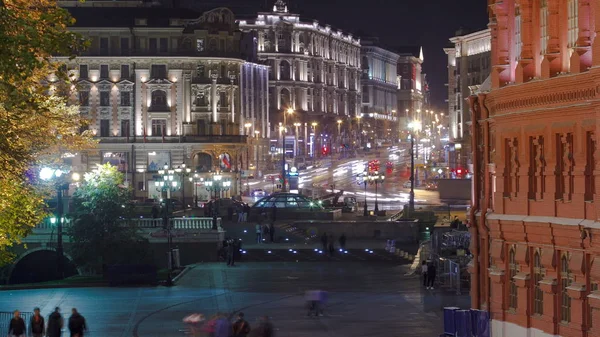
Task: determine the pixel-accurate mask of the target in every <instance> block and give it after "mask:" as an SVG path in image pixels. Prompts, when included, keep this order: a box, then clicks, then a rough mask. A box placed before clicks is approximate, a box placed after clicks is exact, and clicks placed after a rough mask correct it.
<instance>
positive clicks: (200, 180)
mask: <svg viewBox="0 0 600 337" xmlns="http://www.w3.org/2000/svg"><path fill="white" fill-rule="evenodd" d="M189 180H190V182H193V183H194V189H195V190H194V192H195V193H194V208H196V207H198V184H199V183H200V184H203V183H204V178H202V177H200V175H199V174H198V173H194V176H193V177H189Z"/></svg>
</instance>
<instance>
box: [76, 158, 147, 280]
mask: <svg viewBox="0 0 600 337" xmlns="http://www.w3.org/2000/svg"><path fill="white" fill-rule="evenodd" d="M123 179H124V177H123V174H122V173H121V172H119V171H118V170H117V168H116V167H115V166H111V165H110V164H108V163H107V164H105V165H99V167H98V169H97V170H95V171H93V172H91V173H86V174H85V177H84V182H83V184H82V185H81V186H80V187H79V188H78V189H77V191H76V192H75V193H74V195H73V208H74V210H75V211H74V213H73V214H72V215H71V218H72V225H71V226H70V227H69V228H67V235H69V237H70V238H71V243H72V246H71V251H70V254H71V256H72V257H73V259H74V260H75V263H77V264H78V265H80V266H87V267H90V268H91V269H93V270H95V271H97V272H99V271H101V270H103V266H106V265H112V264H130V263H136V264H139V263H140V262H142V261H146V260H148V258H149V255H148V240H145V239H143V238H142V237H141V236H140V234H139V232H138V228H137V226H136V224H135V222H133V221H131V220H130V217H131V215H132V212H133V205H132V204H131V203H130V201H129V196H130V195H131V190H130V189H129V188H127V187H125V186H123Z"/></svg>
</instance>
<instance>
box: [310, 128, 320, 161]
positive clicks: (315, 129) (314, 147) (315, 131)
mask: <svg viewBox="0 0 600 337" xmlns="http://www.w3.org/2000/svg"><path fill="white" fill-rule="evenodd" d="M310 125H312V127H313V134H314V137H313V141H312V156H313V158H314V157H316V154H315V151H316V150H317V145H316V143H317V125H319V123H317V122H312V123H311V124H310Z"/></svg>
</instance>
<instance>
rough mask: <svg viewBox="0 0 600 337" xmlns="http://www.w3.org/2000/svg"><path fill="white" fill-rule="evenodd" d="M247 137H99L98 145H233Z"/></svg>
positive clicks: (240, 142)
mask: <svg viewBox="0 0 600 337" xmlns="http://www.w3.org/2000/svg"><path fill="white" fill-rule="evenodd" d="M247 137H248V136H244V135H203V136H190V135H188V136H181V137H180V136H165V137H164V138H163V137H161V136H152V137H150V136H147V137H146V138H145V139H144V136H137V137H136V138H135V141H134V138H133V137H129V139H128V138H127V137H100V138H99V139H100V144H125V143H201V144H204V143H205V144H217V143H234V144H245V143H246V141H247Z"/></svg>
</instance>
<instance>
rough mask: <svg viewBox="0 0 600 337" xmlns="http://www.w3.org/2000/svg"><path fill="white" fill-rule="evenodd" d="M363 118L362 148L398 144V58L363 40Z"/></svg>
mask: <svg viewBox="0 0 600 337" xmlns="http://www.w3.org/2000/svg"><path fill="white" fill-rule="evenodd" d="M361 56H362V76H361V85H362V91H361V92H362V114H361V115H360V116H361V117H362V118H361V119H360V123H361V125H360V128H361V131H362V132H361V136H360V137H359V140H360V144H361V145H363V144H364V141H365V138H367V139H374V141H375V142H390V143H391V142H395V141H397V140H398V138H399V135H398V115H397V112H398V76H397V66H398V58H399V57H400V56H399V55H398V54H396V53H393V52H391V51H389V50H386V49H384V48H382V47H379V46H377V42H376V41H370V40H364V39H363V40H362V46H361Z"/></svg>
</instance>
